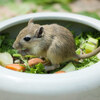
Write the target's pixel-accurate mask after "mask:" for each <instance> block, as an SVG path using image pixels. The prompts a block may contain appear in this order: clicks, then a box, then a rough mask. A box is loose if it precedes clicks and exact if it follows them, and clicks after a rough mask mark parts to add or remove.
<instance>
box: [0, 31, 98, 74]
mask: <svg viewBox="0 0 100 100" xmlns="http://www.w3.org/2000/svg"><path fill="white" fill-rule="evenodd" d="M72 33H73V35H74V36H75V34H74V32H72ZM13 42H14V39H10V38H9V34H4V33H3V34H1V35H0V52H1V53H0V56H1V57H0V58H1V59H0V65H2V66H4V67H6V68H8V69H12V70H15V71H20V72H27V73H34V74H42V73H66V72H69V71H74V70H79V69H81V68H85V67H88V66H90V65H92V64H95V63H97V62H98V61H99V58H98V57H97V56H96V55H95V56H93V57H90V58H86V59H84V60H79V61H76V60H77V59H75V60H74V61H72V62H64V63H61V64H60V66H61V67H60V68H57V69H55V70H52V71H48V72H46V71H45V67H44V66H48V65H51V63H50V62H49V60H48V59H44V58H38V56H35V55H25V56H22V55H21V54H19V53H18V51H17V50H15V49H13V48H12V45H13ZM75 43H76V46H77V50H76V53H77V54H79V55H80V54H88V53H90V52H92V51H93V50H95V49H96V48H97V47H98V46H99V33H92V32H89V33H81V34H80V35H78V36H75ZM8 55H9V56H8ZM3 57H4V58H3ZM5 58H6V59H5Z"/></svg>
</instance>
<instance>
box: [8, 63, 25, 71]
mask: <svg viewBox="0 0 100 100" xmlns="http://www.w3.org/2000/svg"><path fill="white" fill-rule="evenodd" d="M6 68H8V69H11V70H14V71H25V67H23V66H21V65H19V64H8V65H7V66H6Z"/></svg>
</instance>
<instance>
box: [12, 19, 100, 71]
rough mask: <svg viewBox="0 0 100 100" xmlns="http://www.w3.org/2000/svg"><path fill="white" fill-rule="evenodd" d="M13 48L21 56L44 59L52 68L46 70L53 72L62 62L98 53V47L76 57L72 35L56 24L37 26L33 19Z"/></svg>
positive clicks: (18, 37)
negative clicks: (46, 59)
mask: <svg viewBox="0 0 100 100" xmlns="http://www.w3.org/2000/svg"><path fill="white" fill-rule="evenodd" d="M13 48H15V49H17V50H18V51H19V52H20V53H21V54H24V55H25V54H32V55H36V56H39V57H40V56H42V57H46V58H48V59H49V60H50V62H51V63H52V65H53V66H52V67H47V68H46V70H47V71H49V70H54V69H56V68H58V67H60V66H59V65H60V64H61V63H63V62H67V61H70V60H74V59H85V58H89V57H91V56H94V55H96V54H97V53H99V52H100V47H98V48H97V49H96V50H94V51H93V52H91V53H89V54H84V55H77V54H76V52H75V51H76V45H75V40H74V38H73V35H72V33H71V32H70V31H69V30H68V29H67V28H65V27H63V26H61V25H58V24H50V25H39V24H34V23H33V19H31V20H29V22H28V25H27V26H26V27H25V28H24V29H22V30H21V31H20V33H19V34H18V36H17V38H16V40H15V42H14V43H13Z"/></svg>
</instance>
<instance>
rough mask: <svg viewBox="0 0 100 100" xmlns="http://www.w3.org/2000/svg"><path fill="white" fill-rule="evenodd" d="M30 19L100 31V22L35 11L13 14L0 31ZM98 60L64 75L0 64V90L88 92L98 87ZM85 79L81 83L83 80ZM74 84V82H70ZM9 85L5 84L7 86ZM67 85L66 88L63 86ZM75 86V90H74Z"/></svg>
mask: <svg viewBox="0 0 100 100" xmlns="http://www.w3.org/2000/svg"><path fill="white" fill-rule="evenodd" d="M30 18H34V20H43V19H57V20H69V21H73V22H78V23H82V24H85V25H88V26H90V27H93V28H94V29H96V30H98V31H100V21H99V20H96V19H94V18H90V17H87V16H83V15H78V14H72V13H54V12H53V13H35V14H27V15H23V16H18V17H14V18H11V19H8V20H6V21H3V22H1V23H0V31H2V30H4V29H6V28H9V27H11V26H13V25H17V24H20V23H23V22H27V21H28V20H29V19H30ZM99 65H100V62H98V63H96V64H94V65H92V66H91V67H87V68H85V69H81V70H77V71H73V72H69V73H64V74H42V75H41V74H28V73H20V72H15V71H12V70H9V69H6V68H3V67H0V80H1V82H0V90H3V91H10V92H15V93H23V94H42V95H45V94H47V95H54V94H63V93H67V94H68V93H72V92H73V93H76V92H83V91H89V90H91V89H93V88H97V87H98V86H100V79H99V76H100V67H99ZM84 81H85V83H84ZM58 83H59V84H58ZM73 83H74V84H73ZM8 84H9V85H8ZM39 84H41V85H39ZM66 86H67V87H66ZM77 89H78V91H77Z"/></svg>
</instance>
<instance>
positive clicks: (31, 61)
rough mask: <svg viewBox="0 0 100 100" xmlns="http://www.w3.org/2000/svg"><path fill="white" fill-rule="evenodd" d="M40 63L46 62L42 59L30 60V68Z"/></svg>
mask: <svg viewBox="0 0 100 100" xmlns="http://www.w3.org/2000/svg"><path fill="white" fill-rule="evenodd" d="M38 63H44V61H43V60H42V59H40V58H32V59H30V60H28V64H29V66H33V65H36V64H38Z"/></svg>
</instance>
